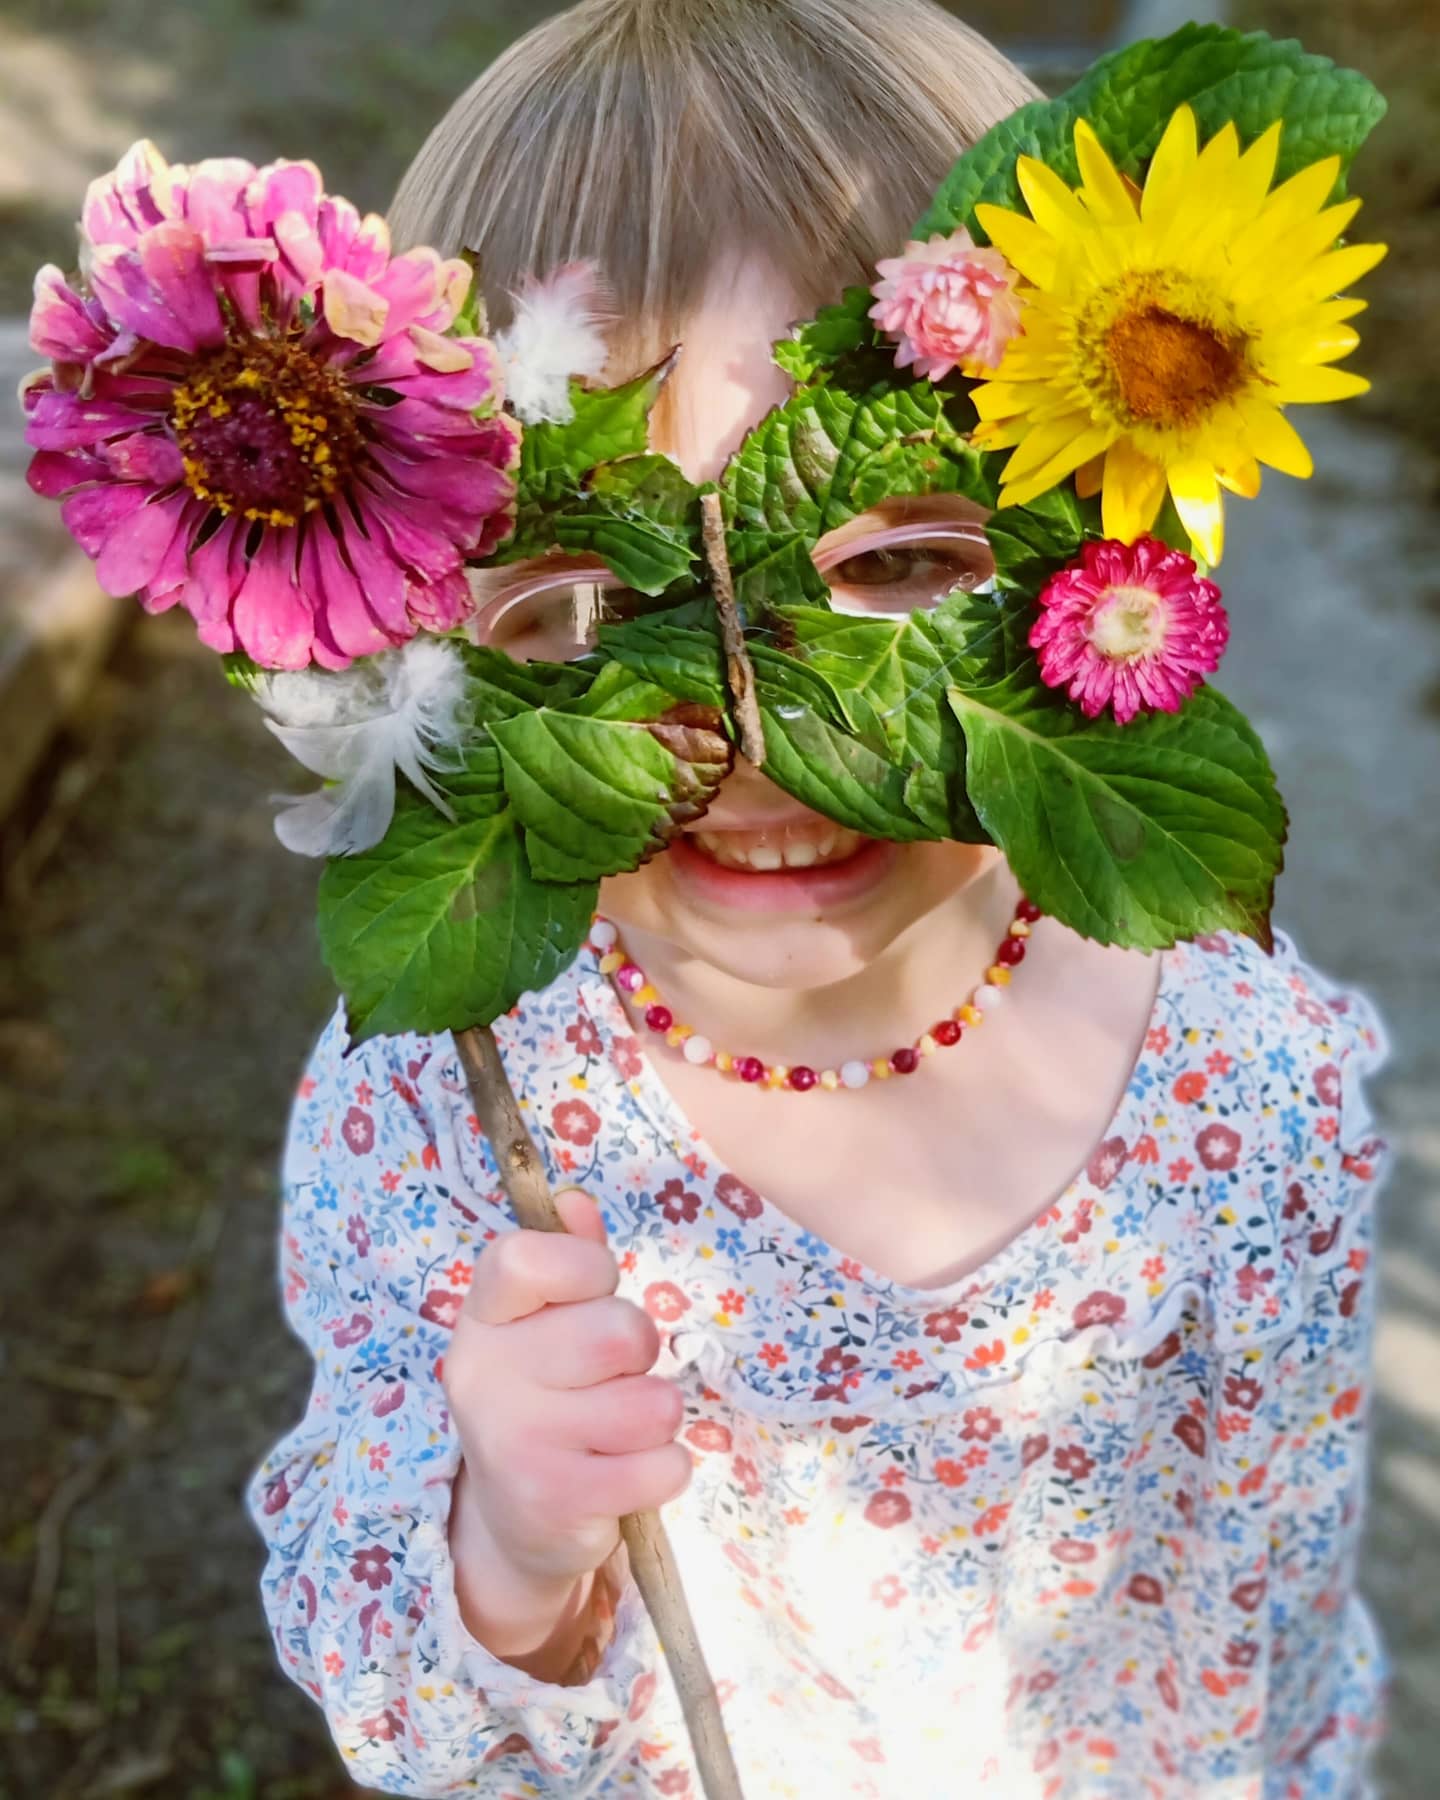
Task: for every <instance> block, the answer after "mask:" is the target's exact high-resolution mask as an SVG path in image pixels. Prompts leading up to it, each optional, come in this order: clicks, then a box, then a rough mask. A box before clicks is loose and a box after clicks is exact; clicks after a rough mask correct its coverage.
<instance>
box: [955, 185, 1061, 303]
mask: <svg viewBox="0 0 1440 1800" xmlns="http://www.w3.org/2000/svg"><path fill="white" fill-rule="evenodd" d="M975 217H976V219H977V221H978V222H979V224H980V227H981V229H982V230H983V231H984V233H985V235H986V236H987V237H988V238H989V239H990V242H991V243H992V244H993V245H994V246H995V248H996V249H997V250H998V251H999V252H1000V253H1001V255H1002V256H1004V257H1005V258H1006V259H1007V260H1008V261H1010V262H1012V263H1013V264H1014V265H1015V267H1016V268H1017V269H1018V270H1019V271H1020V273H1021V274H1022V275H1023V276H1024V277H1025V278H1026V280H1027V281H1033V282H1034V283H1035V285H1036V287H1038V288H1047V287H1049V286H1050V285H1051V284H1052V283H1053V282H1054V279H1055V262H1056V257H1057V255H1058V249H1057V246H1056V243H1055V240H1054V238H1053V237H1051V235H1050V233H1049V232H1048V231H1042V230H1041V229H1040V227H1039V226H1038V225H1037V224H1036V223H1035V221H1034V220H1033V219H1027V218H1026V217H1025V215H1024V213H1017V212H1011V211H1010V210H1009V208H1008V207H1004V206H989V205H981V206H977V207H976V208H975Z"/></svg>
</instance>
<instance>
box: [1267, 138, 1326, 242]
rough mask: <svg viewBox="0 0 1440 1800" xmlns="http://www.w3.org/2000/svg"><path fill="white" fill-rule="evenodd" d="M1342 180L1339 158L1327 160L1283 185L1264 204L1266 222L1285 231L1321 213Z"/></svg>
mask: <svg viewBox="0 0 1440 1800" xmlns="http://www.w3.org/2000/svg"><path fill="white" fill-rule="evenodd" d="M1339 179H1340V158H1339V157H1338V156H1327V157H1325V158H1324V159H1323V160H1322V161H1320V162H1318V163H1311V164H1310V166H1309V168H1308V169H1301V171H1300V172H1299V174H1298V175H1292V176H1291V177H1290V179H1289V180H1288V181H1282V182H1281V183H1280V185H1279V187H1277V188H1276V189H1275V191H1274V192H1273V193H1272V194H1271V196H1270V198H1269V199H1268V200H1267V201H1266V202H1265V213H1264V216H1265V218H1266V219H1267V220H1268V221H1269V223H1270V225H1271V227H1272V229H1274V230H1275V231H1285V230H1288V229H1289V227H1290V226H1291V225H1293V224H1295V223H1296V222H1297V221H1298V220H1300V219H1303V218H1304V217H1305V216H1306V214H1307V213H1313V212H1318V211H1319V210H1320V208H1321V207H1322V206H1323V205H1324V204H1325V202H1326V201H1327V200H1328V199H1329V198H1330V195H1331V194H1332V193H1333V192H1334V190H1335V183H1336V182H1337V181H1338V180H1339Z"/></svg>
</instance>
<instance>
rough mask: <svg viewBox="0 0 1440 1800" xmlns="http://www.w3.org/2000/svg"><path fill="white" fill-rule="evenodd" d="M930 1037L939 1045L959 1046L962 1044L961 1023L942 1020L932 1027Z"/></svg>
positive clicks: (953, 1020)
mask: <svg viewBox="0 0 1440 1800" xmlns="http://www.w3.org/2000/svg"><path fill="white" fill-rule="evenodd" d="M930 1035H931V1037H933V1038H934V1040H935V1042H936V1043H937V1044H945V1045H950V1044H958V1043H959V1042H960V1021H959V1020H958V1019H942V1020H941V1021H940V1023H939V1024H938V1025H932V1026H931V1027H930Z"/></svg>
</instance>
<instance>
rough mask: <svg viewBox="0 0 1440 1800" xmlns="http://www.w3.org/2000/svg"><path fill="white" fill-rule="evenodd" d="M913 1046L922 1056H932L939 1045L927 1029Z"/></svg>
mask: <svg viewBox="0 0 1440 1800" xmlns="http://www.w3.org/2000/svg"><path fill="white" fill-rule="evenodd" d="M915 1048H916V1049H917V1050H918V1051H919V1052H920V1054H921V1055H922V1056H933V1055H934V1054H935V1052H936V1051H937V1050H938V1049H939V1048H940V1046H939V1045H938V1044H937V1043H936V1042H935V1040H934V1038H933V1037H931V1035H930V1033H929V1032H928V1031H927V1032H926V1033H925V1035H924V1037H922V1038H921V1040H920V1042H919V1043H918V1044H917V1045H916V1046H915Z"/></svg>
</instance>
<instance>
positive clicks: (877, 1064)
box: [870, 1056, 895, 1081]
mask: <svg viewBox="0 0 1440 1800" xmlns="http://www.w3.org/2000/svg"><path fill="white" fill-rule="evenodd" d="M894 1072H895V1071H894V1070H893V1069H892V1068H891V1067H890V1058H889V1057H888V1056H877V1057H876V1058H875V1060H874V1061H873V1062H872V1063H871V1065H870V1073H871V1074H872V1075H873V1076H874V1077H875V1079H876V1080H877V1081H888V1080H889V1079H890V1077H891V1076H892V1075H893V1074H894Z"/></svg>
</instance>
